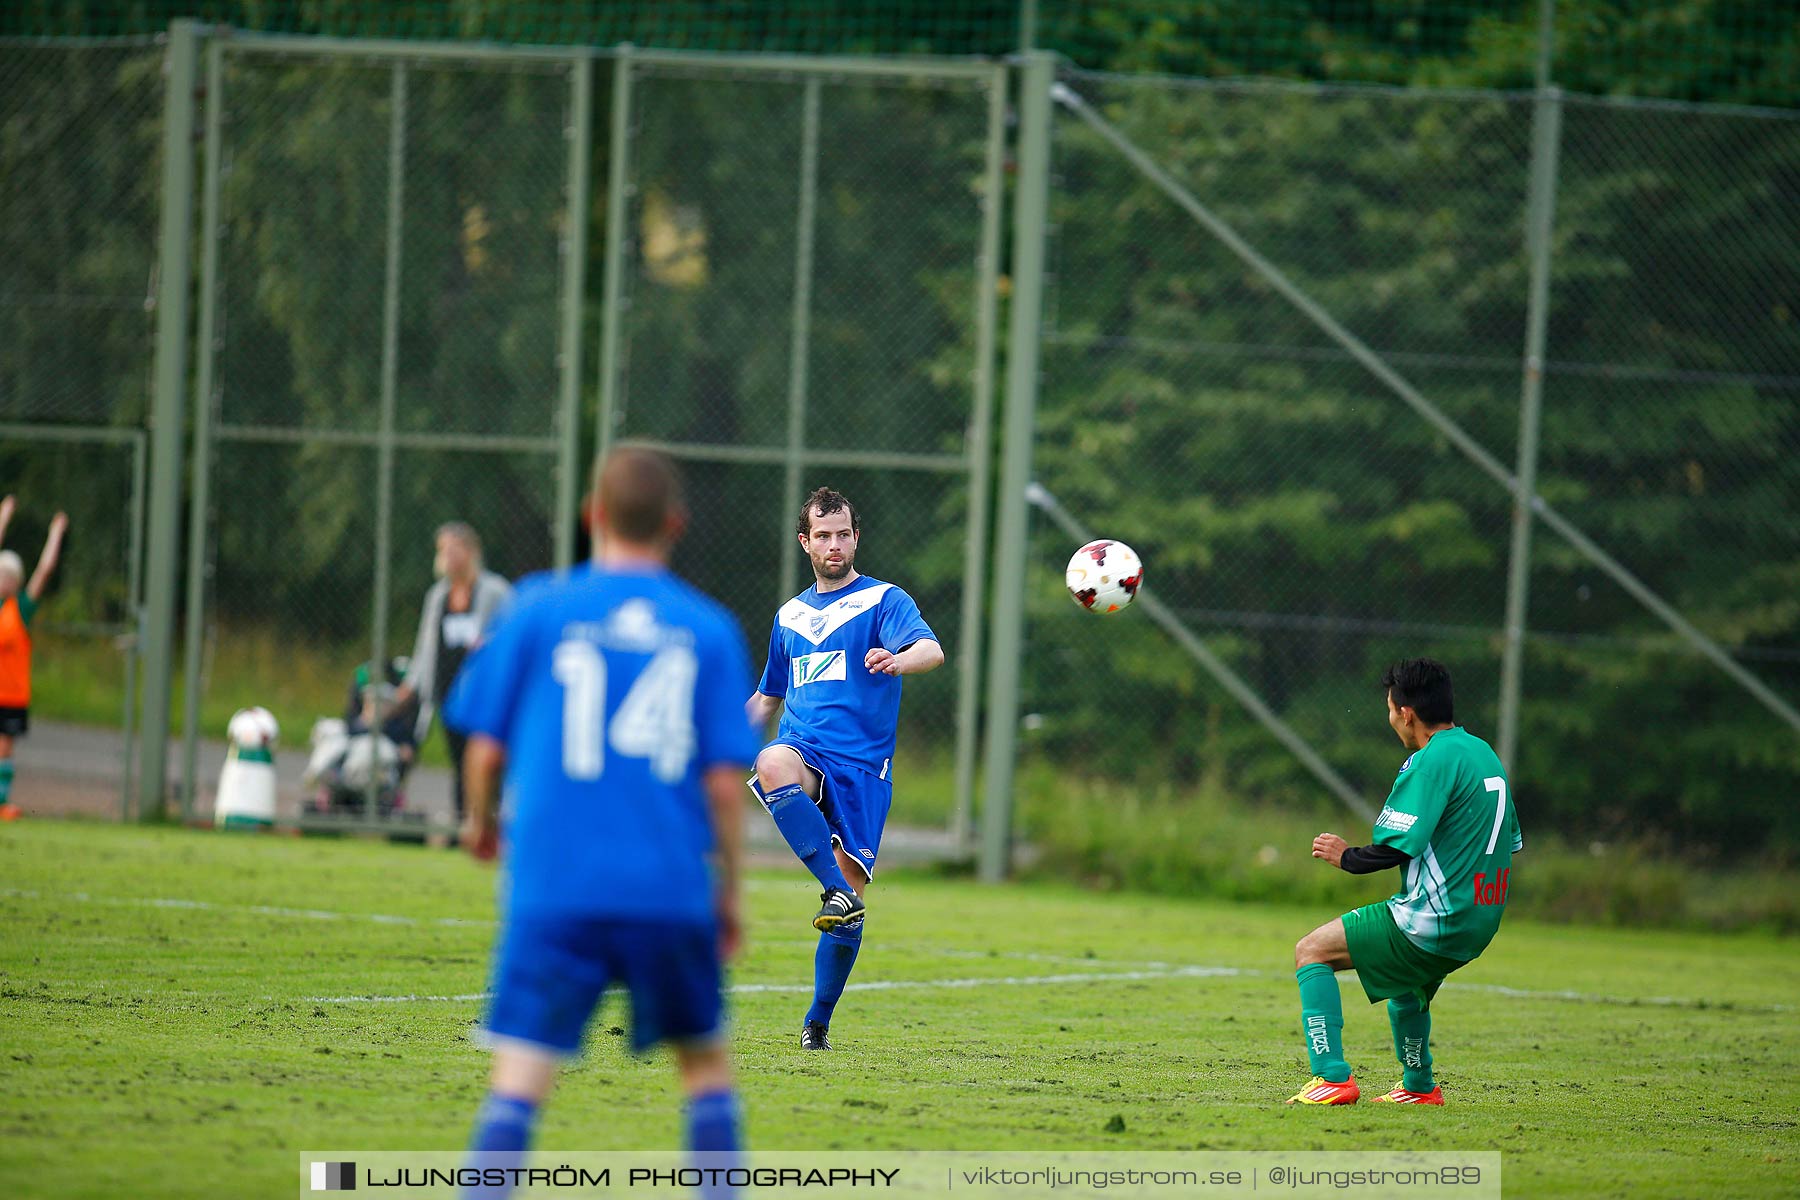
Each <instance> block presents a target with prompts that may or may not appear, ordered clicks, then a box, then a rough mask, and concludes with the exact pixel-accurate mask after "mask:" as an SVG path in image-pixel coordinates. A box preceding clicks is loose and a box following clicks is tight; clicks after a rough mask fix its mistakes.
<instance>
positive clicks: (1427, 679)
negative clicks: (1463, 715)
mask: <svg viewBox="0 0 1800 1200" xmlns="http://www.w3.org/2000/svg"><path fill="white" fill-rule="evenodd" d="M1381 686H1382V687H1383V688H1385V689H1386V690H1387V692H1388V694H1389V695H1390V696H1392V697H1393V701H1394V707H1395V708H1410V709H1412V710H1413V711H1414V712H1416V713H1418V714H1419V720H1421V721H1423V722H1425V724H1427V725H1454V724H1455V723H1456V697H1455V695H1454V694H1453V693H1452V692H1451V690H1450V668H1449V667H1446V666H1445V665H1444V664H1443V663H1441V662H1439V661H1438V660H1437V659H1435V658H1409V659H1406V660H1404V661H1403V662H1397V663H1395V664H1394V665H1393V666H1391V667H1389V668H1388V669H1387V670H1385V671H1383V672H1382V673H1381Z"/></svg>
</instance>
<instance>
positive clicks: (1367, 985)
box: [1343, 900, 1464, 1008]
mask: <svg viewBox="0 0 1800 1200" xmlns="http://www.w3.org/2000/svg"><path fill="white" fill-rule="evenodd" d="M1343 922H1344V941H1345V943H1346V944H1348V945H1349V947H1350V965H1351V966H1352V967H1355V968H1356V977H1357V979H1359V980H1361V981H1362V986H1363V992H1364V993H1366V994H1367V995H1368V997H1369V1003H1370V1004H1380V1003H1381V1002H1382V1001H1383V1000H1391V999H1393V998H1394V997H1396V996H1404V995H1407V994H1408V993H1412V994H1415V995H1417V996H1418V997H1419V999H1420V1007H1421V1008H1430V1007H1431V998H1432V997H1433V996H1435V995H1437V990H1438V987H1439V986H1440V985H1442V984H1443V982H1444V976H1446V975H1448V974H1450V972H1452V971H1454V970H1456V968H1458V967H1460V966H1463V965H1464V964H1463V963H1462V962H1460V961H1458V960H1457V959H1454V958H1445V957H1444V956H1443V955H1441V954H1432V953H1431V952H1430V951H1427V950H1421V949H1419V948H1418V947H1417V946H1415V945H1413V944H1412V940H1411V939H1410V938H1408V937H1407V936H1406V935H1405V934H1404V933H1401V932H1400V927H1399V926H1398V925H1396V924H1394V914H1393V913H1391V912H1389V911H1388V906H1387V901H1385V900H1377V901H1376V902H1375V903H1373V904H1365V905H1363V906H1362V907H1361V908H1353V909H1351V910H1350V911H1349V912H1347V913H1345V914H1344V916H1343Z"/></svg>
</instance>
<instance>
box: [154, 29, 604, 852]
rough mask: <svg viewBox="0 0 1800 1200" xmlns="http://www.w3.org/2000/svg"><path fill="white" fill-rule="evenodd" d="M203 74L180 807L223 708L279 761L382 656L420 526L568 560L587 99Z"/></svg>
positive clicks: (447, 66) (235, 60) (491, 78)
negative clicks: (279, 744) (571, 338)
mask: <svg viewBox="0 0 1800 1200" xmlns="http://www.w3.org/2000/svg"><path fill="white" fill-rule="evenodd" d="M208 55H209V59H208V64H207V80H208V83H207V121H208V126H207V147H208V153H207V155H206V165H205V184H204V189H203V190H204V191H205V193H206V200H205V202H204V205H203V207H204V210H205V211H204V216H203V221H204V224H205V231H204V234H203V237H202V255H203V261H204V262H206V263H207V264H208V266H206V267H205V268H203V275H204V277H203V279H202V281H201V302H200V313H199V321H200V327H201V330H202V339H203V341H205V342H207V343H208V345H207V347H206V348H207V351H208V353H207V354H206V355H205V356H203V360H202V363H201V366H200V384H199V387H200V390H201V393H202V397H201V402H200V405H199V411H198V413H197V420H198V422H199V431H200V432H199V438H200V441H199V444H200V447H201V448H200V451H199V456H198V457H199V461H198V462H197V463H196V468H195V469H196V475H195V479H196V483H195V506H194V512H195V515H196V521H195V524H194V529H193V537H194V540H195V544H196V545H197V546H199V547H200V548H201V553H200V554H199V555H198V556H197V557H196V559H195V562H196V565H197V566H199V567H200V568H201V569H200V570H199V571H197V572H196V573H195V574H194V577H193V578H191V579H190V580H189V603H190V606H191V608H190V625H189V629H190V631H191V632H198V631H200V630H202V629H203V630H204V637H203V643H202V641H201V640H198V639H197V640H194V641H192V642H191V643H190V646H189V655H188V664H187V675H188V680H187V682H188V691H187V696H188V708H187V712H188V719H189V724H188V758H187V772H188V774H187V780H188V792H187V794H188V796H189V797H190V798H192V797H194V796H195V793H196V790H197V787H196V784H197V782H198V781H197V780H196V779H195V777H194V772H195V767H194V763H195V749H194V747H195V741H196V737H197V735H202V734H204V735H210V736H217V735H218V734H220V733H221V732H222V731H223V728H224V721H225V718H226V717H227V716H228V715H229V714H230V712H231V711H232V710H233V709H235V708H237V707H239V706H242V705H247V704H261V705H264V706H266V707H268V708H270V709H271V710H273V711H274V712H275V713H276V716H277V717H278V718H279V719H280V720H281V721H282V722H283V724H284V726H285V728H286V731H287V735H288V741H289V742H290V744H291V743H294V742H302V741H304V739H305V736H306V731H307V729H308V728H309V726H310V725H311V723H312V721H313V720H314V719H315V718H318V717H326V716H333V717H344V716H348V715H350V708H351V706H350V704H349V702H348V700H347V697H348V695H349V693H350V691H351V686H352V680H353V678H354V676H355V674H356V671H357V668H358V667H359V665H361V664H364V663H372V662H382V661H389V660H391V659H392V658H393V657H395V656H401V655H405V654H407V652H408V651H409V650H410V649H411V648H412V646H413V637H414V632H415V630H416V628H417V626H418V624H419V622H420V619H421V617H420V609H421V601H422V599H423V597H424V596H425V593H426V591H427V589H428V588H429V587H430V585H431V583H432V572H433V562H434V535H435V531H436V530H437V529H438V528H439V526H441V525H443V524H444V523H447V522H451V521H462V522H467V523H468V524H470V525H472V526H473V527H474V528H475V530H476V532H477V533H478V534H479V535H480V536H481V538H482V540H483V543H484V546H485V554H486V562H487V565H488V566H489V567H490V568H491V569H493V570H496V571H498V572H500V573H502V574H504V575H506V576H509V577H516V576H518V575H521V574H524V573H526V572H528V571H531V570H534V569H542V568H547V567H549V566H551V565H552V564H553V563H555V562H556V561H558V559H559V558H560V559H561V560H562V561H567V559H568V556H569V554H570V551H571V548H572V546H573V544H574V522H575V498H576V496H577V495H578V493H579V490H580V489H579V481H578V480H577V478H576V477H575V472H576V470H577V467H576V462H577V459H576V456H575V454H574V453H573V452H572V451H573V448H574V446H575V443H576V441H577V439H578V436H579V429H578V426H577V422H576V412H577V409H576V403H577V394H578V393H577V385H576V379H575V375H574V372H575V371H576V370H577V369H578V364H579V355H578V354H576V353H575V347H574V346H573V345H565V344H564V341H565V340H566V339H567V335H568V331H569V330H571V329H576V328H578V324H577V322H578V314H575V315H571V314H570V313H569V311H568V310H569V309H570V308H571V307H573V306H578V305H579V303H580V297H581V285H580V274H579V272H580V271H581V268H582V263H581V261H580V255H579V254H578V253H571V251H570V246H571V240H572V237H573V234H574V227H575V226H576V225H578V224H581V223H582V222H584V221H585V220H586V216H587V212H586V202H585V196H586V188H587V181H586V178H585V175H584V174H583V172H582V170H580V169H577V168H576V167H574V166H572V163H573V160H574V156H575V147H576V145H577V144H578V143H577V126H580V128H581V133H582V135H583V136H585V133H586V126H587V121H588V115H587V106H588V105H589V104H590V103H591V90H592V84H591V79H592V63H591V60H590V58H589V57H588V56H587V55H569V54H558V55H531V54H515V53H507V52H502V51H489V52H486V53H481V52H478V51H475V50H472V49H471V50H466V51H464V50H454V49H453V50H449V51H440V52H437V53H432V54H426V53H422V52H420V51H419V50H418V49H417V48H413V47H408V48H407V50H406V53H405V54H396V53H393V52H391V51H390V52H382V51H381V50H380V49H379V48H368V47H356V46H351V47H342V46H340V47H333V48H330V49H327V50H319V49H315V48H314V47H312V46H309V45H307V44H305V43H303V42H298V41H290V40H284V39H280V38H256V37H250V38H236V37H227V38H220V39H214V40H213V41H212V43H211V44H210V46H209V48H208ZM578 110H580V111H578ZM585 163H586V158H585V156H584V157H582V159H581V164H582V166H585ZM577 193H579V195H577ZM571 273H574V274H573V278H571ZM202 614H203V620H202ZM432 698H433V697H431V696H426V697H425V700H426V701H427V702H429V701H430V700H431V699H432ZM434 757H435V756H434ZM409 797H410V799H411V805H410V807H411V809H412V811H413V813H414V814H416V815H419V816H421V817H423V818H426V819H428V820H434V821H438V822H440V823H444V822H447V821H448V820H449V816H450V814H449V812H448V810H447V809H446V807H445V797H444V796H430V797H424V796H423V794H422V789H419V788H417V787H415V788H413V789H411V791H410V792H409ZM203 798H204V797H202V799H203ZM338 807H341V806H338ZM338 807H333V808H331V809H330V811H331V812H332V813H333V814H337V813H338ZM361 811H362V813H363V814H364V815H366V816H371V817H372V816H374V815H376V814H377V812H378V808H377V806H375V805H365V806H363V808H362V810H361Z"/></svg>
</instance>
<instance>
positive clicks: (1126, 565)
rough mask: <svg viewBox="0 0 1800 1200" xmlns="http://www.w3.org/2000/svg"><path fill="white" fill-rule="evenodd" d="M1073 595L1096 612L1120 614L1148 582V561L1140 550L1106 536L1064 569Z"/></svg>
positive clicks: (1077, 552)
mask: <svg viewBox="0 0 1800 1200" xmlns="http://www.w3.org/2000/svg"><path fill="white" fill-rule="evenodd" d="M1063 581H1064V582H1065V583H1067V584H1068V585H1069V595H1071V596H1073V597H1075V603H1077V604H1079V605H1081V607H1083V608H1085V609H1087V610H1088V611H1089V612H1092V613H1100V614H1102V615H1104V614H1106V613H1116V612H1118V611H1119V610H1120V609H1121V608H1124V607H1125V606H1126V605H1128V604H1130V603H1131V602H1132V601H1133V600H1136V599H1137V594H1138V587H1139V585H1141V584H1142V583H1143V582H1144V564H1143V563H1141V562H1139V561H1138V556H1137V551H1135V550H1133V549H1132V548H1131V547H1130V546H1127V545H1126V544H1125V543H1124V542H1115V541H1111V540H1109V539H1106V538H1102V539H1101V540H1100V541H1097V542H1089V543H1088V544H1087V545H1085V546H1083V547H1082V548H1081V549H1079V550H1077V551H1076V552H1075V556H1074V557H1073V558H1071V559H1070V560H1069V569H1068V570H1067V571H1065V572H1063Z"/></svg>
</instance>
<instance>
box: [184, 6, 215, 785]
mask: <svg viewBox="0 0 1800 1200" xmlns="http://www.w3.org/2000/svg"><path fill="white" fill-rule="evenodd" d="M224 60H225V45H224V43H223V42H221V41H220V40H219V39H218V38H214V39H212V41H210V42H209V43H208V44H207V47H206V165H205V172H206V174H205V177H204V179H203V182H202V184H201V203H200V331H199V333H198V334H197V335H196V336H195V339H194V345H195V355H196V359H195V364H194V477H193V482H192V485H191V489H192V490H191V492H190V494H189V496H188V556H187V626H186V632H185V633H184V635H183V638H182V653H183V656H184V662H183V666H182V681H183V696H182V716H181V816H182V819H183V820H190V819H192V817H193V815H194V802H195V800H196V798H197V796H198V793H199V790H200V787H199V779H198V776H199V763H198V759H199V752H200V674H201V669H202V666H203V662H202V656H203V653H204V651H205V646H206V551H207V518H208V516H209V513H208V511H207V510H208V508H209V507H210V505H211V503H212V456H213V444H212V413H213V405H214V403H215V397H214V395H213V376H214V369H215V366H216V362H215V359H216V356H217V352H218V340H219V325H218V315H219V220H220V215H219V187H220V176H221V175H222V174H223V172H224V164H223V162H222V161H221V159H222V157H223V154H224V121H225V62H224Z"/></svg>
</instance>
